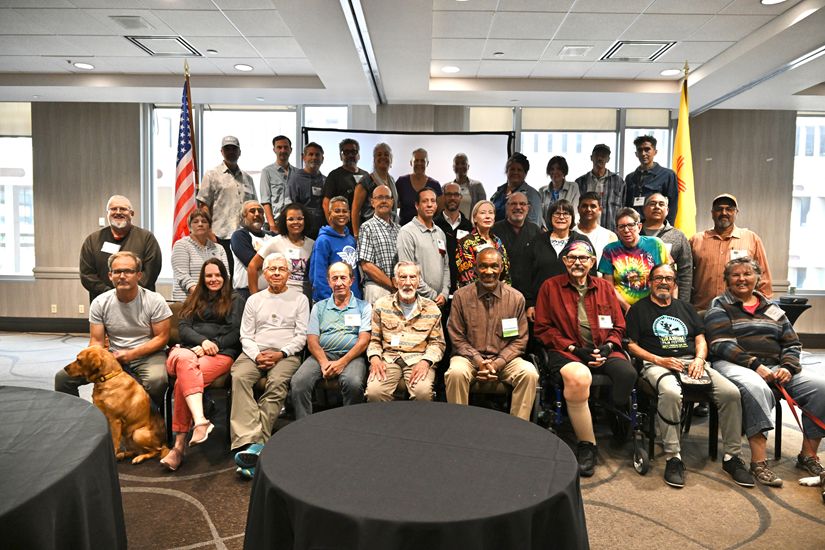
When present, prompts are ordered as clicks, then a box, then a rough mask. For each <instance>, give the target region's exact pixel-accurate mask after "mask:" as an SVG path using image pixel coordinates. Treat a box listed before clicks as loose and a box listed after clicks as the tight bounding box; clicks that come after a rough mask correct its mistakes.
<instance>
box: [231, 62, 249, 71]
mask: <svg viewBox="0 0 825 550" xmlns="http://www.w3.org/2000/svg"><path fill="white" fill-rule="evenodd" d="M235 68H236V69H237V70H239V71H243V72H245V73H248V72H249V71H251V70H252V67H251V66H250V65H244V64H242V63H238V64H237V65H235Z"/></svg>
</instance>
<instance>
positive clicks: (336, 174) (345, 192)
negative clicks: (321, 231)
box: [324, 138, 370, 233]
mask: <svg viewBox="0 0 825 550" xmlns="http://www.w3.org/2000/svg"><path fill="white" fill-rule="evenodd" d="M338 150H339V151H340V153H341V162H343V163H344V164H343V165H342V166H341V167H340V168H336V169H335V170H333V171H332V172H330V173H329V175H328V176H327V180H326V182H324V213H325V214H326V216H327V219H329V200H330V199H332V198H334V197H344V198H345V199H347V202H348V203H349V207H350V208H352V197H353V195H354V194H355V187H356V186H357V185H358V183H360V182H361V180H362V179H363V178H369V177H370V173H369V172H367V171H365V170H361V169H360V168H358V161H359V160H361V154H360V150H361V146H360V145H358V142H357V141H355V140H354V139H352V138H346V139H344V140H342V141H341V143H339V144H338ZM347 227H348V228H349V231H350V233H352V221H348V222H347Z"/></svg>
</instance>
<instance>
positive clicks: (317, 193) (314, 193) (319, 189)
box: [312, 187, 324, 197]
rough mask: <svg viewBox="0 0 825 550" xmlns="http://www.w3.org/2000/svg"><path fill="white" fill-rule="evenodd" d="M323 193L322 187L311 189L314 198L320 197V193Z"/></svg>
mask: <svg viewBox="0 0 825 550" xmlns="http://www.w3.org/2000/svg"><path fill="white" fill-rule="evenodd" d="M323 191H324V189H323V188H322V187H313V188H312V194H313V195H315V196H316V197H320V196H321V193H323Z"/></svg>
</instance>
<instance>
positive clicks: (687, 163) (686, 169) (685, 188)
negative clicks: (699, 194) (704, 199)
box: [673, 78, 696, 239]
mask: <svg viewBox="0 0 825 550" xmlns="http://www.w3.org/2000/svg"><path fill="white" fill-rule="evenodd" d="M688 116H689V111H688V89H687V78H685V81H684V83H683V84H682V100H681V101H680V102H679V126H678V127H677V128H676V141H675V143H674V146H673V169H674V170H675V171H676V177H677V178H678V179H679V209H678V211H677V212H676V223H675V224H674V227H676V229H681V230H682V232H683V233H684V234H685V236H686V237H687V238H688V239H689V238H691V237H692V236H693V234H694V233H696V193H695V192H694V189H693V155H691V153H690V126H689V124H688Z"/></svg>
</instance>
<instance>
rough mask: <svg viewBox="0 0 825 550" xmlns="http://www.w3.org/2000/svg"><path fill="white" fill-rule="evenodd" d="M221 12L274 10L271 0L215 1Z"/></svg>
mask: <svg viewBox="0 0 825 550" xmlns="http://www.w3.org/2000/svg"><path fill="white" fill-rule="evenodd" d="M215 3H216V4H217V5H218V7H219V8H221V9H222V10H274V9H275V8H276V7H277V6H275V4H274V3H273V2H272V0H215Z"/></svg>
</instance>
